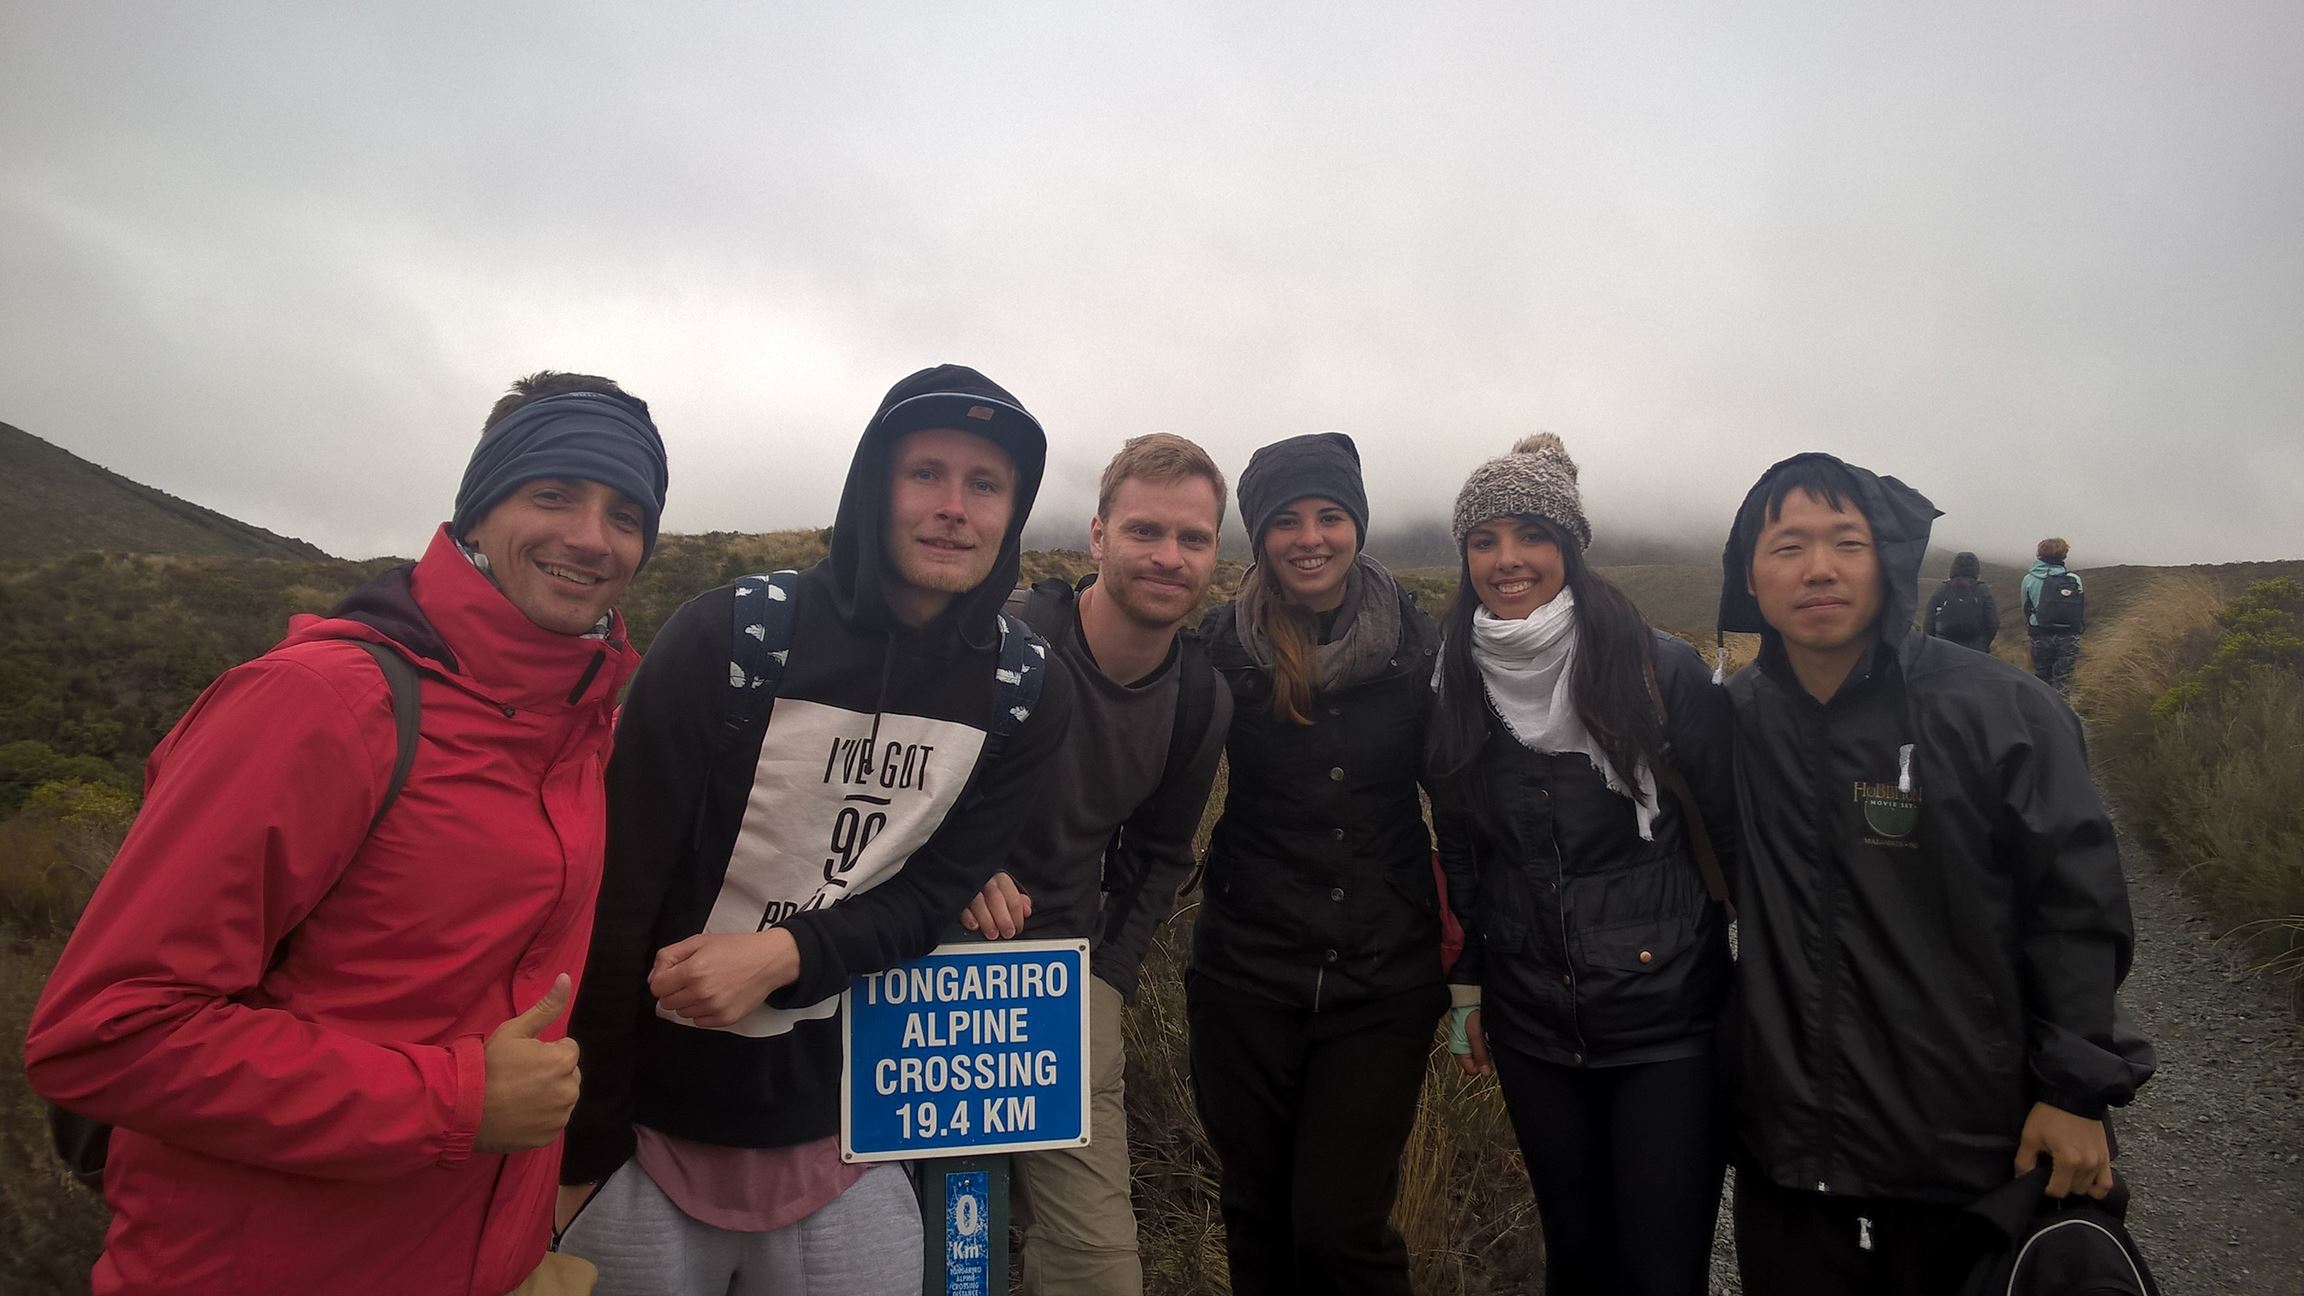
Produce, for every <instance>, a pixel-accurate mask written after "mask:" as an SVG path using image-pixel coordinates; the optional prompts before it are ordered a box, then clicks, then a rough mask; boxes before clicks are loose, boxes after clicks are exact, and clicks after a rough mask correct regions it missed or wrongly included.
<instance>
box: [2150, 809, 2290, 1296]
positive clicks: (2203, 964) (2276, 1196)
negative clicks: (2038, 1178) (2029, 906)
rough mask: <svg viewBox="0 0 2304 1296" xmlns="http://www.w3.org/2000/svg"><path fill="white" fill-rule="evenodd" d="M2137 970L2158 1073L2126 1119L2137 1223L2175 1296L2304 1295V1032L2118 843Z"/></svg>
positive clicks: (2276, 994) (2185, 901)
mask: <svg viewBox="0 0 2304 1296" xmlns="http://www.w3.org/2000/svg"><path fill="white" fill-rule="evenodd" d="M2122 858H2123V859H2125V860H2126V861H2127V862H2128V894H2129V901H2130V903H2131V905H2132V906H2133V907H2134V909H2135V911H2136V965H2135V969H2134V971H2132V972H2131V973H2130V974H2129V977H2128V983H2127V985H2126V986H2125V987H2124V988H2123V990H2122V993H2121V999H2122V1001H2123V1002H2125V1003H2126V1004H2127V1005H2128V1011H2129V1012H2130V1013H2131V1014H2133V1015H2134V1016H2135V1018H2136V1022H2137V1024H2138V1025H2139V1026H2140V1027H2141V1028H2142V1029H2143V1031H2144V1033H2145V1035H2146V1036H2147V1037H2148V1038H2150V1039H2151V1040H2152V1042H2153V1045H2154V1047H2155V1048H2156V1049H2157V1050H2158V1052H2159V1056H2160V1069H2159V1072H2158V1073H2157V1074H2155V1075H2154V1076H2153V1078H2152V1083H2151V1084H2149V1085H2147V1086H2146V1087H2145V1089H2144V1092H2143V1093H2142V1094H2140V1095H2138V1096H2137V1099H2136V1102H2135V1104H2134V1105H2133V1106H2131V1107H2130V1108H2129V1110H2128V1111H2127V1112H2125V1113H2123V1114H2122V1116H2121V1117H2120V1118H2119V1122H2118V1124H2117V1125H2116V1126H2115V1128H2116V1129H2117V1130H2118V1132H2119V1135H2120V1166H2121V1170H2122V1173H2124V1174H2126V1175H2127V1176H2128V1180H2129V1183H2130V1184H2131V1185H2132V1186H2133V1187H2134V1190H2135V1194H2136V1200H2135V1205H2134V1206H2133V1208H2132V1209H2131V1212H2130V1214H2129V1224H2130V1225H2131V1226H2132V1228H2133V1229H2134V1231H2135V1233H2136V1236H2137V1239H2138V1241H2139V1242H2141V1243H2142V1244H2143V1246H2144V1248H2145V1257H2146V1258H2147V1259H2148V1260H2150V1261H2151V1262H2152V1268H2153V1273H2154V1275H2155V1276H2156V1277H2157V1278H2159V1280H2160V1286H2161V1288H2162V1289H2163V1290H2165V1291H2166V1292H2168V1293H2169V1296H2178V1294H2179V1293H2183V1294H2185V1296H2190V1294H2192V1293H2202V1294H2205V1293H2217V1294H2218V1296H2225V1294H2230V1296H2258V1294H2259V1293H2261V1294H2262V1296H2297V1293H2299V1292H2304V1027H2299V1026H2298V1025H2297V1022H2296V1019H2295V1018H2294V1017H2293V1016H2291V1015H2290V1014H2289V1011H2288V1006H2287V1004H2286V1002H2285V1001H2284V999H2283V996H2282V994H2281V993H2280V991H2278V990H2277V989H2275V988H2274V987H2272V986H2271V985H2269V984H2267V983H2266V982H2264V981H2262V980H2258V979H2254V978H2249V977H2247V976H2246V975H2245V971H2244V969H2243V967H2242V961H2241V959H2240V957H2239V956H2238V954H2237V953H2236V952H2235V951H2234V950H2232V949H2231V948H2230V947H2228V946H2225V945H2221V944H2219V943H2218V942H2217V940H2216V936H2217V934H2218V928H2217V926H2216V925H2215V924H2213V923H2211V922H2209V921H2208V920H2207V919H2204V918H2201V917H2199V916H2197V914H2196V913H2195V912H2194V910H2193V906H2192V904H2191V901H2190V900H2189V898H2188V897H2186V896H2185V895H2184V893H2183V892H2182V891H2181V890H2180V889H2179V888H2178V887H2177V885H2176V879H2175V878H2174V876H2173V875H2172V874H2171V873H2170V872H2169V871H2168V870H2166V869H2164V868H2163V867H2161V865H2160V864H2159V862H2158V861H2156V860H2154V859H2152V858H2151V857H2150V856H2149V855H2147V854H2146V853H2145V852H2144V851H2143V850H2142V849H2141V848H2139V847H2138V846H2137V845H2136V844H2135V843H2134V842H2132V841H2131V842H2124V843H2122Z"/></svg>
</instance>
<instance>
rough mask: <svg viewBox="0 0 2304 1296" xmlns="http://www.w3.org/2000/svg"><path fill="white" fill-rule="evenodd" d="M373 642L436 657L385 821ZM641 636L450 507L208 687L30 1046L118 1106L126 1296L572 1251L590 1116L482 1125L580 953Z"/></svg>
mask: <svg viewBox="0 0 2304 1296" xmlns="http://www.w3.org/2000/svg"><path fill="white" fill-rule="evenodd" d="M347 639H369V640H377V641H381V642H385V643H387V644H390V645H393V646H395V647H397V648H398V649H399V650H400V651H401V652H403V653H404V654H405V655H406V656H408V657H409V658H410V659H411V660H413V661H414V662H415V663H416V664H417V665H418V666H420V667H422V668H423V669H424V670H425V671H426V672H428V673H427V675H426V676H425V678H424V682H423V686H422V698H423V722H422V738H421V741H420V743H419V745H418V750H417V757H416V763H415V767H414V769H413V770H412V771H411V773H410V776H409V778H408V782H407V784H406V786H405V787H404V788H403V789H402V791H401V793H400V797H399V800H398V801H397V802H395V803H394V804H393V806H392V808H391V811H390V812H389V813H388V814H386V815H385V817H384V820H383V822H382V823H381V824H380V825H379V826H378V827H377V830H376V832H375V834H374V835H373V836H371V835H369V833H368V824H369V820H370V818H371V816H373V815H374V814H375V811H376V808H377V806H378V804H379V802H380V800H381V798H382V796H383V794H384V791H385V788H386V786H387V783H388V781H389V778H390V773H391V768H392V764H393V760H394V757H395V755H396V754H397V751H398V739H397V733H396V730H395V727H394V724H393V719H392V700H391V692H390V689H389V686H388V685H387V684H386V683H385V681H384V677H383V675H382V673H381V672H379V671H378V670H377V668H376V664H375V662H374V661H373V660H371V659H370V658H369V657H368V656H367V654H366V653H364V652H362V651H361V650H360V649H359V648H357V647H356V646H354V645H353V644H350V643H346V642H342V641H343V640H347ZM637 661H638V657H637V655H636V654H635V653H634V652H633V651H632V650H631V648H630V647H629V646H628V645H627V644H626V643H625V642H624V627H623V624H622V621H621V620H620V619H619V620H618V621H616V622H615V623H614V625H613V626H612V631H611V634H610V636H609V637H608V639H606V640H599V639H589V638H578V637H573V636H567V635H559V634H553V633H551V632H549V631H546V630H544V629H542V628H540V627H538V626H536V625H535V624H533V623H532V622H530V621H529V620H528V619H527V617H525V616H524V615H522V614H521V613H520V611H519V610H518V609H516V608H515V607H513V606H512V604H511V603H510V602H508V601H507V600H506V599H505V598H504V596H503V595H502V594H501V593H500V592H498V591H497V589H496V588H495V587H494V586H493V585H492V584H490V583H489V581H488V579H487V578H486V577H484V576H483V575H481V574H480V573H479V572H478V571H477V570H475V569H474V568H473V567H472V565H471V564H470V563H469V562H468V561H467V560H466V559H465V558H464V557H463V555H462V554H460V553H459V552H458V551H457V549H456V547H455V545H454V543H453V542H452V541H451V540H450V539H449V538H448V535H447V529H446V528H445V527H443V528H442V529H441V531H440V533H439V534H437V535H436V536H435V537H434V538H433V542H432V546H431V549H430V551H429V552H427V553H426V554H425V556H424V559H423V561H422V562H421V563H420V564H418V565H416V566H415V567H414V568H413V569H409V568H399V569H395V570H394V571H392V572H388V573H386V574H385V575H383V576H381V577H379V578H377V580H375V581H373V582H370V583H369V584H368V585H366V586H363V587H362V588H361V589H360V590H359V591H357V592H356V593H355V594H354V595H353V596H352V597H351V598H350V599H349V600H347V602H346V604H345V605H344V606H343V607H341V608H339V609H337V612H336V614H335V615H334V616H333V617H332V618H330V619H326V620H323V619H320V618H317V617H299V618H297V620H296V622H295V623H294V624H293V625H292V626H291V628H290V633H289V635H288V637H287V638H286V639H285V640H283V641H282V642H281V644H280V645H279V646H278V647H276V648H274V649H273V650H272V651H270V652H268V653H266V654H265V655H264V656H262V657H260V658H258V659H256V660H255V661H252V662H249V663H247V664H246V665H243V666H239V667H236V668H234V669H232V670H230V671H228V672H226V673H225V674H224V675H223V676H222V677H221V678H219V679H218V680H217V681H216V682H215V683H214V684H211V685H210V686H209V687H208V690H207V691H206V692H205V693H203V694H201V696H200V698H199V700H198V701H197V702H195V703H193V705H192V709H191V710H190V711H189V712H187V713H186V714H185V716H184V718H183V719H182V720H181V721H179V722H178V723H177V725H176V727H175V729H173V730H172V731H170V733H169V734H168V736H167V738H166V739H164V740H162V742H161V744H160V746H159V747H158V748H157V749H156V750H155V751H154V752H153V753H152V759H151V761H150V763H149V765H148V766H147V768H146V775H145V802H144V808H143V811H142V813H141V814H140V815H139V816H138V818H137V820H136V825H135V828H134V830H133V831H131V832H130V833H129V835H128V839H127V842H126V843H125V844H124V845H123V846H122V847H121V850H120V854H119V857H118V858H117V859H116V860H115V861H114V862H113V865H112V868H111V871H110V873H109V874H108V875H107V876H106V877H105V879H104V882H103V884H102V885H101V886H100V887H98V888H97V891H96V895H95V899H94V900H93V901H92V902H91V903H90V904H89V906H88V911H87V913H86V915H85V916H83V917H82V919H81V920H80V925H79V928H78V930H76V931H75V932H74V933H73V935H72V940H71V943H70V944H69V945H68V946H67V947H66V949H65V951H64V957H63V959H62V961H60V962H59V963H58V964H57V966H56V971H55V973H54V975H52V976H51V977H50V978H49V981H48V985H47V988H46V991H45V992H44V993H43V995H42V996H41V1001H40V1006H39V1008H38V1010H37V1011H36V1012H35V1013H34V1015H33V1019H32V1029H31V1034H30V1037H29V1039H28V1040H27V1042H26V1045H25V1060H26V1068H27V1070H28V1071H29V1072H30V1074H31V1078H32V1083H33V1087H34V1088H35V1089H37V1090H39V1091H40V1093H41V1094H43V1095H45V1096H46V1097H48V1098H49V1099H51V1100H52V1101H55V1102H57V1103H60V1104H62V1105H63V1106H66V1107H68V1108H71V1109H72V1110H74V1111H77V1112H79V1113H81V1114H83V1115H86V1116H89V1117H93V1118H95V1119H98V1120H103V1121H109V1122H111V1123H112V1124H114V1125H116V1126H118V1129H117V1130H116V1131H115V1133H114V1134H113V1137H112V1148H111V1158H110V1164H109V1166H108V1168H107V1170H106V1174H105V1184H104V1192H105V1197H106V1199H107V1200H109V1201H110V1202H111V1205H112V1211H113V1216H112V1225H111V1230H110V1232H109V1233H108V1234H107V1235H106V1237H105V1246H104V1255H103V1257H102V1258H101V1259H100V1260H98V1261H97V1264H96V1269H95V1273H94V1275H93V1283H94V1288H95V1291H96V1292H97V1293H98V1294H99V1296H103V1294H106V1293H115V1292H218V1293H223V1292H230V1293H259V1292H280V1293H298V1294H300V1296H301V1294H304V1293H312V1292H323V1291H324V1292H329V1293H358V1292H379V1293H381V1292H393V1293H404V1292H424V1293H474V1294H476V1296H495V1294H497V1293H502V1292H504V1291H507V1290H509V1289H510V1288H512V1287H514V1286H516V1285H517V1284H518V1283H519V1282H520V1281H521V1280H522V1279H523V1278H525V1277H526V1276H527V1274H528V1273H529V1271H530V1270H532V1269H534V1268H535V1266H536V1265H537V1264H538V1263H539V1262H540V1261H541V1260H542V1258H543V1254H544V1250H545V1246H546V1243H547V1241H548V1239H549V1236H550V1227H551V1214H552V1201H553V1195H554V1189H555V1187H556V1185H557V1182H558V1177H559V1162H560V1147H559V1145H558V1144H557V1143H555V1144H553V1145H552V1146H551V1147H548V1148H542V1149H538V1150H536V1151H530V1152H520V1153H514V1154H512V1155H510V1156H491V1155H485V1154H480V1153H476V1152H474V1150H473V1146H472V1145H473V1140H474V1137H475V1135H476V1134H477V1132H478V1129H479V1123H480V1112H481V1098H482V1090H483V1087H484V1086H483V1078H484V1065H483V1043H484V1041H485V1038H486V1036H487V1035H488V1033H489V1032H490V1031H493V1030H494V1029H495V1028H496V1027H497V1026H498V1025H500V1024H501V1023H503V1022H504V1021H505V1020H506V1019H507V1018H510V1017H512V1016H514V1015H515V1014H517V1013H518V1012H520V1011H521V1010H522V1009H524V1008H527V1007H528V1006H529V1005H531V1004H533V1003H535V1002H536V1001H537V1000H538V999H539V998H541V997H543V995H544V994H545V992H546V991H547V990H548V989H549V988H550V987H551V984H552V980H553V978H554V977H555V976H557V975H559V974H560V973H563V972H565V973H567V974H568V975H569V976H570V977H572V978H574V979H575V980H576V981H579V982H580V981H581V980H582V979H583V973H584V956H585V950H586V946H587V944H588V942H589V940H590V937H591V931H592V905H593V899H594V896H595V894H596V892H597V890H598V888H599V881H600V856H601V844H602V841H603V838H604V830H605V825H604V822H603V819H604V811H603V799H602V795H601V783H600V779H601V771H602V768H603V766H604V765H605V764H606V762H607V758H608V748H609V736H610V722H611V708H612V706H613V703H614V699H615V697H616V693H617V690H618V689H619V687H620V686H621V685H622V684H623V682H624V679H625V677H626V676H627V675H628V674H630V672H631V670H632V668H633V667H634V665H636V664H637ZM561 1033H562V1023H555V1024H554V1025H553V1026H552V1027H551V1029H549V1030H548V1031H546V1032H545V1034H544V1038H546V1039H556V1038H558V1037H559V1036H560V1034H561Z"/></svg>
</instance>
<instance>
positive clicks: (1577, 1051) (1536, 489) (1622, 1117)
mask: <svg viewBox="0 0 2304 1296" xmlns="http://www.w3.org/2000/svg"><path fill="white" fill-rule="evenodd" d="M1450 530H1451V531H1452V532H1453V534H1454V535H1455V537H1456V540H1457V544H1458V546H1459V549H1460V552H1461V554H1462V561H1461V565H1460V566H1459V569H1458V584H1457V593H1456V601H1455V603H1454V604H1453V605H1451V607H1450V610H1449V613H1448V617H1447V620H1446V623H1445V624H1444V625H1443V627H1442V632H1441V647H1440V669H1439V674H1438V677H1437V681H1436V683H1437V691H1438V700H1437V703H1436V705H1435V708H1434V711H1433V717H1432V725H1431V734H1430V739H1429V751H1430V762H1431V771H1432V778H1433V780H1434V783H1435V787H1436V790H1435V792H1434V795H1433V821H1434V825H1435V827H1436V828H1437V830H1438V833H1439V838H1440V859H1441V862H1442V865H1443V867H1444V868H1445V869H1446V872H1447V878H1448V900H1449V903H1450V905H1451V906H1452V907H1453V908H1454V909H1455V911H1456V914H1457V918H1458V921H1459V922H1460V924H1461V925H1462V926H1463V929H1464V952H1463V954H1462V955H1461V956H1459V957H1458V959H1457V962H1456V966H1455V968H1454V969H1453V970H1452V972H1451V974H1450V976H1449V981H1450V985H1449V990H1450V992H1451V995H1452V997H1453V1001H1454V1007H1453V1009H1452V1011H1451V1013H1450V1029H1449V1050H1450V1051H1451V1052H1452V1053H1454V1054H1456V1055H1457V1062H1458V1063H1459V1065H1461V1066H1462V1067H1463V1069H1464V1070H1465V1072H1466V1073H1467V1074H1473V1075H1484V1074H1488V1073H1490V1072H1491V1071H1493V1073H1494V1074H1495V1075H1496V1077H1497V1081H1498V1084H1499V1086H1500V1088H1501V1089H1502V1091H1503V1094H1504V1103H1505V1107H1506V1110H1507V1111H1508V1112H1509V1113H1510V1115H1511V1118H1512V1129H1513V1132H1514V1134H1515V1135H1517V1136H1518V1139H1519V1142H1520V1149H1521V1153H1522V1156H1523V1158H1524V1159H1525V1161H1526V1163H1527V1170H1528V1182H1529V1186H1530V1187H1531V1188H1532V1189H1533V1190H1534V1192H1535V1195H1536V1209H1537V1213H1538V1214H1539V1216H1541V1218H1542V1220H1543V1223H1544V1290H1545V1291H1546V1292H1547V1293H1554V1294H1556V1296H1600V1294H1602V1293H1626V1294H1627V1296H1701V1294H1702V1293H1703V1292H1704V1291H1705V1289H1706V1288H1705V1283H1706V1278H1707V1276H1708V1274H1709V1271H1710V1262H1711V1256H1712V1233H1713V1223H1714V1217H1715V1215H1716V1214H1717V1212H1718V1209H1719V1202H1720V1178H1721V1172H1722V1169H1723V1166H1724V1164H1725V1161H1724V1158H1723V1156H1722V1153H1721V1144H1720V1139H1719V1137H1718V1132H1717V1130H1716V1129H1715V1122H1714V1120H1713V1090H1714V1080H1713V1066H1712V1049H1713V1042H1712V1037H1713V1027H1714V1025H1715V1023H1716V1022H1717V1021H1718V1019H1719V1016H1720V1010H1721V1006H1722V1004H1723V1003H1725V1001H1726V1000H1727V997H1728V986H1729V981H1730V978H1731V974H1732V968H1731V964H1730V962H1729V956H1728V914H1727V912H1726V907H1725V905H1724V903H1722V901H1723V900H1724V899H1725V897H1726V894H1727V885H1726V879H1725V875H1724V872H1723V866H1722V864H1721V862H1720V858H1719V857H1718V856H1715V855H1714V854H1713V853H1712V843H1718V844H1719V847H1720V851H1721V853H1722V854H1723V855H1726V856H1727V857H1728V858H1729V861H1730V864H1729V867H1732V866H1733V857H1734V850H1735V844H1736V805H1735V790H1734V788H1733V786H1732V783H1731V779H1730V775H1729V760H1730V750H1731V748H1732V746H1733V721H1732V718H1731V716H1730V714H1729V710H1728V699H1727V697H1726V695H1725V694H1724V693H1722V692H1721V690H1720V689H1719V688H1718V687H1716V686H1714V684H1713V683H1712V680H1711V677H1710V672H1709V671H1708V670H1707V669H1706V668H1705V666H1704V662H1703V659H1702V658H1700V657H1699V656H1697V654H1696V650H1695V649H1693V648H1691V647H1689V646H1688V645H1687V644H1686V643H1684V642H1682V641H1681V640H1679V639H1676V638H1673V637H1672V636H1671V635H1668V634H1665V633H1663V632H1661V631H1657V630H1654V629H1651V628H1650V627H1649V625H1648V623H1647V622H1646V621H1645V620H1644V619H1643V618H1642V617H1641V615H1640V611H1639V609H1638V608H1636V607H1634V606H1633V603H1632V600H1631V599H1630V598H1628V597H1626V596H1625V594H1624V593H1623V591H1621V590H1619V589H1618V588H1617V587H1616V586H1615V585H1613V584H1611V583H1610V582H1609V581H1608V580H1607V579H1606V578H1605V577H1603V576H1601V575H1600V574H1599V573H1598V572H1596V571H1594V570H1593V569H1592V568H1591V566H1590V565H1589V564H1587V563H1586V562H1585V560H1584V550H1585V547H1586V546H1587V545H1589V544H1590V543H1591V539H1592V529H1591V526H1590V524H1589V523H1588V522H1587V521H1586V519H1585V516H1584V504H1583V499H1582V494H1581V492H1580V490H1579V489H1578V486H1577V473H1576V464H1575V462H1574V461H1573V460H1571V459H1570V458H1569V457H1568V451H1567V448H1566V447H1565V446H1564V445H1562V444H1561V442H1560V439H1559V438H1558V437H1556V436H1553V435H1551V434H1549V433H1541V434H1538V435H1536V436H1532V437H1528V438H1526V439H1524V440H1522V441H1521V442H1519V443H1518V444H1517V445H1515V446H1513V448H1512V451H1511V453H1509V454H1505V455H1502V456H1499V457H1497V458H1494V459H1491V460H1489V461H1487V462H1486V463H1483V464H1481V465H1480V466H1479V467H1478V468H1475V469H1474V470H1473V471H1472V474H1471V476H1470V477H1468V478H1467V479H1466V480H1465V483H1464V486H1463V489H1462V490H1460V491H1459V492H1457V495H1456V506H1455V511H1454V514H1453V517H1452V519H1451V523H1450ZM1707 874H1709V877H1707ZM1715 893H1717V895H1716V894H1715Z"/></svg>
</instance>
